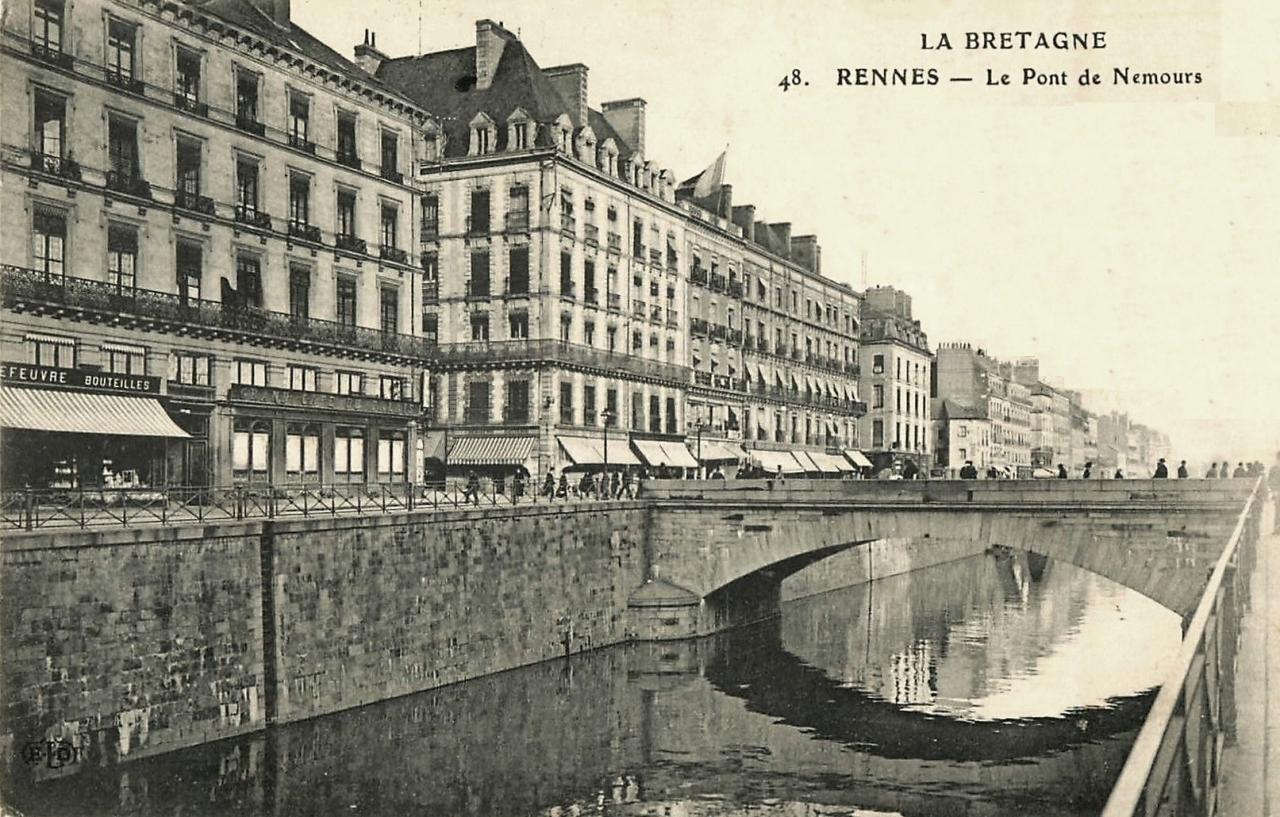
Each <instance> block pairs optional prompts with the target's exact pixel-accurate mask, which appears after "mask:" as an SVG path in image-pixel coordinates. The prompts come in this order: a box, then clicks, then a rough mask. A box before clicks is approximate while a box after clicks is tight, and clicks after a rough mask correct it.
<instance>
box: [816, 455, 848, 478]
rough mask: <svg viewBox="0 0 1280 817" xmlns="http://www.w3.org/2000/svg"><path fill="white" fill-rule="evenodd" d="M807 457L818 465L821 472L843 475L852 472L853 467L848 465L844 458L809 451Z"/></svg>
mask: <svg viewBox="0 0 1280 817" xmlns="http://www.w3.org/2000/svg"><path fill="white" fill-rule="evenodd" d="M809 456H810V457H811V458H812V459H813V461H814V462H816V463H817V464H818V466H819V467H820V468H822V470H823V471H827V472H830V473H844V472H846V471H852V470H853V466H852V465H850V464H849V463H848V462H847V461H846V460H845V458H844V457H837V456H836V455H834V454H827V453H825V452H822V451H810V452H809Z"/></svg>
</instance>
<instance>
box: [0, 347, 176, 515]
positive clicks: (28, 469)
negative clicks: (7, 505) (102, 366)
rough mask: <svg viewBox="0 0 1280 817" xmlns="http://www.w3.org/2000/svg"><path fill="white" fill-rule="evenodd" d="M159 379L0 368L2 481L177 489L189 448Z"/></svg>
mask: <svg viewBox="0 0 1280 817" xmlns="http://www.w3.org/2000/svg"><path fill="white" fill-rule="evenodd" d="M162 400H163V397H162V395H161V381H160V378H158V377H146V376H141V375H120V374H111V373H105V372H100V371H92V370H88V369H63V368H56V367H51V366H35V365H31V364H26V363H8V362H6V363H2V364H0V446H2V448H3V454H2V455H0V463H2V467H0V484H2V485H3V487H4V489H5V490H14V489H52V490H81V489H86V488H94V489H125V488H128V489H138V490H141V489H146V488H160V487H164V486H167V485H170V484H173V483H174V481H175V480H178V479H180V476H178V475H173V474H170V473H169V462H170V457H169V456H168V451H169V449H170V448H171V447H173V446H181V445H185V442H186V441H187V440H189V439H190V438H191V435H190V434H189V433H188V432H187V431H185V430H183V428H181V427H180V426H179V425H178V424H177V423H175V422H174V420H173V417H172V416H170V414H169V412H168V411H167V410H166V407H165V404H164V403H163V402H162Z"/></svg>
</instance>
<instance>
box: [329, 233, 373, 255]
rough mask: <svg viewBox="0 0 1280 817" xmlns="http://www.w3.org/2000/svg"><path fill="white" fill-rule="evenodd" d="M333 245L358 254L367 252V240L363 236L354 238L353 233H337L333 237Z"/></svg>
mask: <svg viewBox="0 0 1280 817" xmlns="http://www.w3.org/2000/svg"><path fill="white" fill-rule="evenodd" d="M333 246H335V247H337V248H338V249H340V250H345V251H347V252H353V253H359V254H360V255H368V254H369V242H367V241H365V240H364V239H363V238H356V237H355V236H353V235H343V234H342V233H339V234H338V235H336V236H334V238H333ZM384 257H385V256H384Z"/></svg>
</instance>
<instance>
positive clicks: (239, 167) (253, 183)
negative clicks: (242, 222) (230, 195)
mask: <svg viewBox="0 0 1280 817" xmlns="http://www.w3.org/2000/svg"><path fill="white" fill-rule="evenodd" d="M257 212H258V162H257V161H256V160H254V159H246V158H239V159H236V214H237V215H239V216H240V217H241V218H246V217H247V218H252V217H253V216H254V215H255V214H257Z"/></svg>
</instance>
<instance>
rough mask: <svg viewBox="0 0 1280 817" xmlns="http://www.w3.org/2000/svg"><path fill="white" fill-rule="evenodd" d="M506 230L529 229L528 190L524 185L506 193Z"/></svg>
mask: <svg viewBox="0 0 1280 817" xmlns="http://www.w3.org/2000/svg"><path fill="white" fill-rule="evenodd" d="M507 229H508V230H527V229H529V188H527V187H525V186H524V185H517V186H515V187H513V188H511V189H510V190H508V191H507Z"/></svg>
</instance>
